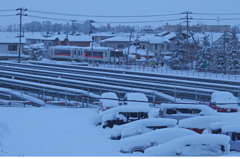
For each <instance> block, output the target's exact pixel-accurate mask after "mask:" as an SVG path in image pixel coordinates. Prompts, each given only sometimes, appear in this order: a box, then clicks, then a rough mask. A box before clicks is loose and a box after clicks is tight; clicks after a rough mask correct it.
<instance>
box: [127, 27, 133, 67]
mask: <svg viewBox="0 0 240 159" xmlns="http://www.w3.org/2000/svg"><path fill="white" fill-rule="evenodd" d="M131 38H132V29H131V32H130V37H129V44H128V52H127V59H126V64H127V65H128V55H129V49H130V45H131Z"/></svg>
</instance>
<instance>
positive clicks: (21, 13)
mask: <svg viewBox="0 0 240 159" xmlns="http://www.w3.org/2000/svg"><path fill="white" fill-rule="evenodd" d="M16 10H17V11H18V10H19V13H18V14H17V15H19V17H20V25H19V50H18V51H19V52H18V63H20V55H21V51H22V46H21V38H22V16H27V14H24V13H23V11H27V9H26V8H18V9H16Z"/></svg>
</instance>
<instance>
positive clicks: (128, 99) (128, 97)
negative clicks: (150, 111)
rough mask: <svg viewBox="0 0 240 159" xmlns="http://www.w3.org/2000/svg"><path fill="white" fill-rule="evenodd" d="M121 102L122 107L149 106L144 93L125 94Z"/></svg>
mask: <svg viewBox="0 0 240 159" xmlns="http://www.w3.org/2000/svg"><path fill="white" fill-rule="evenodd" d="M123 101H124V102H123V104H124V105H136V106H149V103H148V98H147V97H146V95H145V94H144V93H137V92H131V93H126V94H125V96H124V98H123Z"/></svg>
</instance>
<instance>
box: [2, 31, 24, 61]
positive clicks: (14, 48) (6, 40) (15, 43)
mask: <svg viewBox="0 0 240 159" xmlns="http://www.w3.org/2000/svg"><path fill="white" fill-rule="evenodd" d="M0 37H1V38H0V60H8V59H13V60H16V59H18V56H19V37H16V36H15V35H14V34H9V33H5V32H3V33H1V36H0ZM25 42H26V40H25V38H21V45H22V46H23V45H24V44H25ZM22 46H21V47H22ZM20 57H21V58H26V56H24V55H22V52H21V54H20Z"/></svg>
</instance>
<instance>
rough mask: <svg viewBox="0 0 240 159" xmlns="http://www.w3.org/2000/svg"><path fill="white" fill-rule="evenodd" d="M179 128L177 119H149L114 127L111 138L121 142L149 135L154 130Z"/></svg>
mask: <svg viewBox="0 0 240 159" xmlns="http://www.w3.org/2000/svg"><path fill="white" fill-rule="evenodd" d="M175 126H177V120H175V119H162V118H147V119H142V120H137V121H134V122H131V123H127V124H124V125H119V126H114V127H113V128H112V131H111V136H110V138H111V139H113V140H120V139H123V138H126V137H130V136H134V135H139V134H143V133H147V132H150V131H153V130H157V129H162V128H170V127H175Z"/></svg>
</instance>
